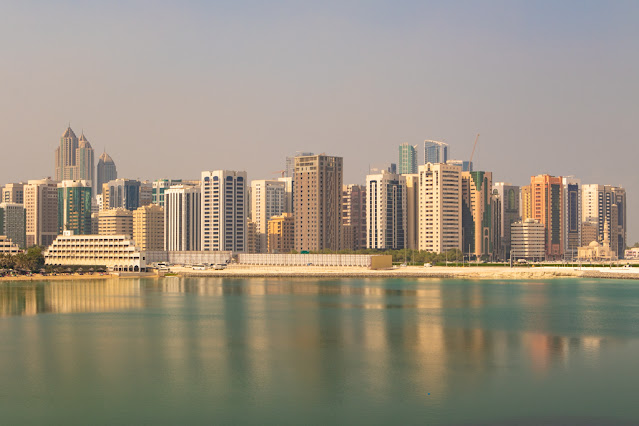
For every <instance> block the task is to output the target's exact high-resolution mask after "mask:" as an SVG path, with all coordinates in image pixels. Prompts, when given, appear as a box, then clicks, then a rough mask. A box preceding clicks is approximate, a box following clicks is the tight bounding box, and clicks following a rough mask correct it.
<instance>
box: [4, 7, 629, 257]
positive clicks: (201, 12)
mask: <svg viewBox="0 0 639 426" xmlns="http://www.w3.org/2000/svg"><path fill="white" fill-rule="evenodd" d="M1 10H2V13H1V14H0V22H1V23H2V26H1V29H0V34H1V35H2V41H1V42H0V43H2V51H3V53H4V61H3V66H2V67H0V76H1V77H2V80H3V81H4V82H5V84H4V91H3V96H1V97H0V114H1V115H2V117H3V123H4V125H3V126H2V136H3V140H4V141H5V142H4V143H3V144H2V147H3V150H2V151H3V154H4V157H5V158H11V159H14V160H13V161H11V162H8V163H7V162H5V164H3V167H2V168H1V169H0V185H2V184H5V183H8V182H17V181H26V180H28V179H39V178H42V177H46V176H53V174H54V170H53V169H54V157H53V152H54V150H55V148H56V146H57V145H58V144H59V142H60V136H61V135H62V133H63V132H64V130H65V129H66V127H67V124H68V123H69V121H70V123H71V127H72V128H73V129H74V131H75V132H76V133H77V134H78V136H79V134H80V133H81V131H82V130H84V133H85V135H86V137H87V139H88V140H89V141H90V143H91V144H92V146H93V148H94V149H95V151H96V163H97V157H98V156H99V154H100V153H101V152H102V151H103V149H104V148H106V151H107V152H108V153H109V154H110V155H111V156H112V157H113V159H114V160H115V162H116V164H117V167H118V173H119V175H120V176H121V177H130V178H142V179H159V178H165V177H169V178H185V179H188V178H199V176H200V172H201V171H203V170H214V169H235V170H246V171H247V172H248V175H249V179H265V178H274V177H276V176H277V174H275V173H273V172H274V171H277V170H280V169H283V168H284V161H285V157H286V156H287V155H290V154H292V153H294V152H295V151H312V152H316V153H321V152H325V153H326V154H329V155H338V156H343V157H344V173H345V175H344V182H345V183H363V182H364V180H365V175H366V173H367V170H368V167H369V164H382V163H389V162H397V156H398V154H397V152H398V151H397V150H398V145H399V144H400V143H403V142H408V143H411V144H413V145H419V146H420V148H422V146H423V145H422V143H423V141H424V140H425V139H439V140H444V141H446V142H448V143H449V144H450V147H451V157H452V158H457V159H468V157H470V153H471V150H472V144H473V141H474V138H475V135H476V134H477V133H480V134H481V136H480V139H479V143H478V148H477V152H476V153H475V158H474V163H475V169H476V170H487V171H492V172H493V177H494V180H495V181H506V182H511V183H513V184H519V185H524V184H526V183H529V181H530V176H532V175H537V174H541V173H549V174H552V175H555V176H567V175H575V176H576V177H579V178H581V180H582V183H584V184H588V183H600V184H608V185H621V186H623V187H624V188H626V189H627V192H628V210H627V214H628V218H629V220H628V240H627V241H628V243H629V244H630V245H632V244H633V243H634V242H635V241H639V225H638V224H637V223H636V221H635V220H634V219H635V218H636V216H637V215H636V214H634V211H635V209H636V208H637V206H639V202H637V200H636V198H637V196H639V182H638V179H637V177H636V171H637V160H636V156H637V149H636V148H635V144H636V142H635V139H636V135H635V133H636V129H635V128H634V126H633V125H634V124H635V122H636V118H637V117H638V116H639V106H638V103H637V99H638V98H639V84H638V83H637V75H638V74H639V73H638V71H639V54H638V51H637V40H639V38H638V36H639V28H637V25H636V21H637V17H639V13H638V12H639V3H636V2H630V1H628V2H621V1H620V2H614V3H609V2H594V1H582V2H576V1H574V2H561V3H556V2H550V1H536V2H522V1H517V2H496V1H495V2H481V3H476V2H470V1H468V2H454V3H448V2H417V1H394V2H386V1H366V2H360V1H340V2H332V1H329V2H322V3H321V4H315V3H308V4H302V3H300V2H293V1H290V2H287V1H285V2H268V3H267V2H257V1H248V2H216V3H214V4H209V2H198V1H194V2H170V1H161V2H150V1H141V2H108V3H107V2H104V3H84V2H78V1H67V2H59V3H56V4H50V3H47V2H42V3H40V2H16V1H9V2H5V4H3V5H2V7H1ZM420 152H421V150H420Z"/></svg>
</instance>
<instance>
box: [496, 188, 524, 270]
mask: <svg viewBox="0 0 639 426" xmlns="http://www.w3.org/2000/svg"><path fill="white" fill-rule="evenodd" d="M493 189H494V190H495V191H497V194H498V195H499V198H500V199H501V213H500V225H499V235H498V237H499V239H500V241H499V248H500V250H499V254H498V255H499V258H500V259H502V260H505V259H509V258H510V249H511V246H512V242H511V240H512V238H511V229H512V224H513V223H515V222H518V221H519V218H520V214H519V187H518V186H515V185H511V184H509V183H505V182H497V183H495V184H494V185H493Z"/></svg>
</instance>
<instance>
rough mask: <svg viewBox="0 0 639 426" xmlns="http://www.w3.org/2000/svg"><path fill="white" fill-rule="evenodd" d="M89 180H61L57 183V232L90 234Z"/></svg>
mask: <svg viewBox="0 0 639 426" xmlns="http://www.w3.org/2000/svg"><path fill="white" fill-rule="evenodd" d="M91 195H92V188H91V181H89V180H63V181H62V182H60V183H59V184H58V234H62V233H63V232H64V231H70V232H72V233H73V234H74V235H89V234H91Z"/></svg>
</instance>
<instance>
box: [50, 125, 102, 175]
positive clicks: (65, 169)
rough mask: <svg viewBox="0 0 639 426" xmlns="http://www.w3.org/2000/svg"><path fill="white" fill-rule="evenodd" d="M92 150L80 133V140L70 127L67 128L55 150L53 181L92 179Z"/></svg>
mask: <svg viewBox="0 0 639 426" xmlns="http://www.w3.org/2000/svg"><path fill="white" fill-rule="evenodd" d="M93 155H94V153H93V148H92V147H91V144H90V143H89V141H88V140H87V139H86V137H85V136H84V133H82V136H81V137H80V139H78V137H77V136H76V135H75V133H74V132H73V130H72V129H71V127H68V128H67V130H66V131H65V132H64V134H63V135H62V137H61V138H60V145H59V146H58V147H57V148H56V150H55V179H56V181H63V180H88V181H91V182H92V181H93V179H94V175H93V174H94V168H93V166H94V163H93Z"/></svg>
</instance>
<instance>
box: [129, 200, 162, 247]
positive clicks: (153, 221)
mask: <svg viewBox="0 0 639 426" xmlns="http://www.w3.org/2000/svg"><path fill="white" fill-rule="evenodd" d="M133 240H135V244H136V246H137V247H138V248H139V249H140V250H141V251H162V250H164V208H162V207H160V206H158V205H155V204H151V205H146V206H142V207H138V208H137V209H136V210H135V211H134V212H133Z"/></svg>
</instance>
